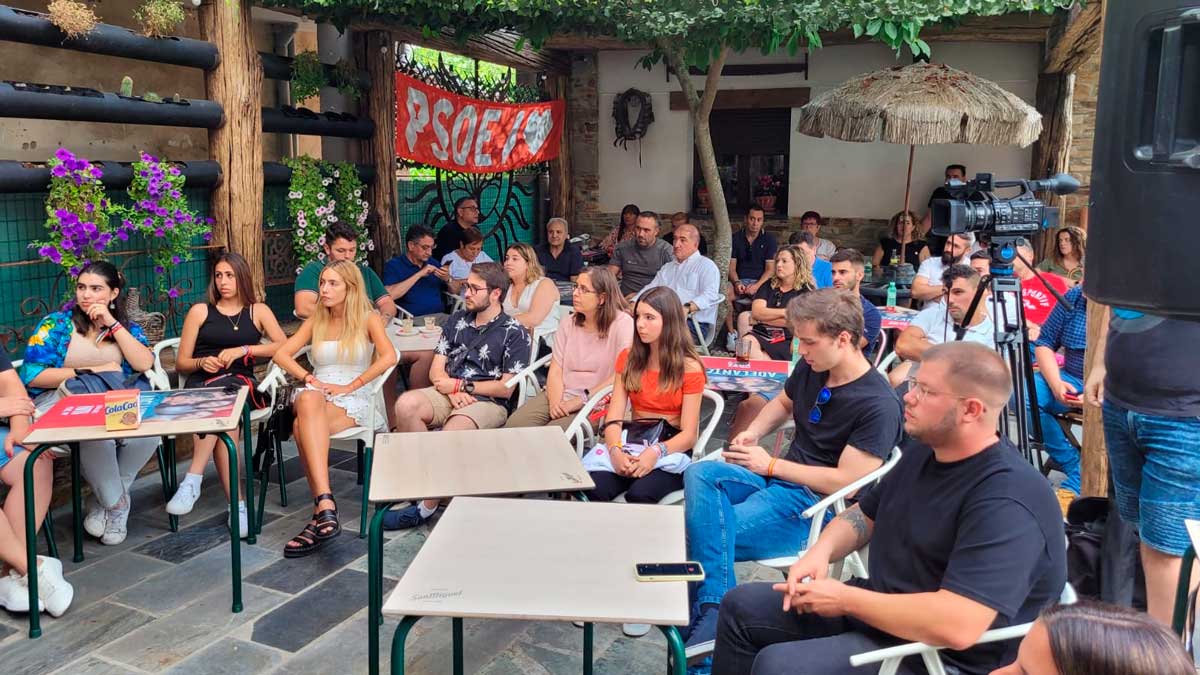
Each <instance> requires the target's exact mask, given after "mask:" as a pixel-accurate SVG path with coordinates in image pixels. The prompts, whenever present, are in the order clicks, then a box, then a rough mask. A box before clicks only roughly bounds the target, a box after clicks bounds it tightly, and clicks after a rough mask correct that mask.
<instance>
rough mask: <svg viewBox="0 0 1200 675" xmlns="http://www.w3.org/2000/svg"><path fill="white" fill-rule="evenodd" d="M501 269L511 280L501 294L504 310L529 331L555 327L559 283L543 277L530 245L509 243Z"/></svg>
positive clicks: (546, 330) (544, 274) (548, 329)
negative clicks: (506, 289) (504, 293)
mask: <svg viewBox="0 0 1200 675" xmlns="http://www.w3.org/2000/svg"><path fill="white" fill-rule="evenodd" d="M504 271H505V272H506V273H507V274H508V279H509V281H510V282H511V283H510V284H509V286H508V293H507V294H506V295H505V296H504V313H505V314H507V315H509V316H511V317H512V318H514V319H516V320H517V323H519V324H521V325H522V326H524V327H525V330H527V331H529V332H530V334H532V333H533V332H534V330H536V329H539V328H540V329H542V331H543V332H550V331H553V330H554V329H555V328H557V327H558V312H556V311H554V306H555V305H557V304H558V301H559V297H560V296H559V293H558V286H556V285H555V284H554V280H552V279H551V278H550V277H548V276H546V273H545V272H544V271H543V270H542V266H541V264H540V263H539V262H538V259H537V253H536V252H535V251H534V250H533V247H532V246H530V245H529V244H524V243H516V244H510V245H509V247H508V250H507V251H505V252H504Z"/></svg>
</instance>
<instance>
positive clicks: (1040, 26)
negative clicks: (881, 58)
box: [821, 3, 1090, 47]
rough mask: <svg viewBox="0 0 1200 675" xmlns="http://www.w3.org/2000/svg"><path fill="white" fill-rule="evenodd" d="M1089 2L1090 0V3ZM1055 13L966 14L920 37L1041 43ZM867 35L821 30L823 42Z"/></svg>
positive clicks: (863, 40)
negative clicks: (959, 21) (948, 25)
mask: <svg viewBox="0 0 1200 675" xmlns="http://www.w3.org/2000/svg"><path fill="white" fill-rule="evenodd" d="M1089 4H1090V3H1089ZM1053 20H1054V17H1052V16H1050V15H1047V14H1041V13H1030V14H1005V15H1003V16H967V17H964V18H963V20H962V23H960V24H959V25H957V26H955V27H953V28H942V27H941V26H937V25H935V26H927V27H925V28H924V29H922V30H921V39H922V40H925V41H926V42H1009V43H1034V44H1038V43H1042V42H1045V41H1046V32H1047V31H1048V30H1049V29H1050V24H1051V23H1052V22H1053ZM870 41H871V39H870V38H868V37H867V36H865V35H864V36H863V37H861V38H858V39H857V40H856V39H855V38H854V34H853V33H852V32H850V30H849V29H846V30H839V31H836V32H833V33H821V43H822V44H824V45H825V46H827V47H828V46H831V45H847V44H854V43H860V44H865V43H867V42H870Z"/></svg>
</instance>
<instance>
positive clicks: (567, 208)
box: [546, 75, 578, 234]
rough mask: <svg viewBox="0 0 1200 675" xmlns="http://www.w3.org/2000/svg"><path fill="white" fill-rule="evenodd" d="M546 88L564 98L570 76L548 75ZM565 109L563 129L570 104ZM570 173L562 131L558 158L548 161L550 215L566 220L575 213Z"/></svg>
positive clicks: (567, 122) (567, 145)
mask: <svg viewBox="0 0 1200 675" xmlns="http://www.w3.org/2000/svg"><path fill="white" fill-rule="evenodd" d="M546 88H547V89H548V90H549V91H550V97H551V98H554V99H563V100H566V99H567V97H568V96H569V93H568V92H569V91H570V88H571V76H570V75H550V76H549V78H548V79H547V81H546ZM566 111H567V112H566V114H565V115H564V116H563V129H570V128H571V122H570V118H569V117H568V115H570V111H571V106H569V105H568V106H567V107H566ZM572 175H573V174H572V171H571V144H570V143H569V142H567V134H566V133H565V132H564V133H563V140H562V144H561V145H560V146H559V149H558V158H557V159H555V160H552V161H551V162H550V215H551V216H557V217H559V218H566V219H567V220H568V221H570V220H571V219H572V218H573V217H574V215H575V212H574V207H575V205H574V203H573V201H572V192H571V185H572V184H573V182H572V178H571V177H572ZM573 226H574V224H573V223H572V227H573ZM575 234H578V232H575Z"/></svg>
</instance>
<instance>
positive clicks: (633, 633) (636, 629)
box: [621, 623, 650, 638]
mask: <svg viewBox="0 0 1200 675" xmlns="http://www.w3.org/2000/svg"><path fill="white" fill-rule="evenodd" d="M621 632H622V633H624V634H626V635H628V636H629V637H635V638H637V637H642V636H643V635H645V634H646V633H649V632H650V624H648V623H623V624H621Z"/></svg>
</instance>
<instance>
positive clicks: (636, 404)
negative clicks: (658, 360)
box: [616, 349, 707, 417]
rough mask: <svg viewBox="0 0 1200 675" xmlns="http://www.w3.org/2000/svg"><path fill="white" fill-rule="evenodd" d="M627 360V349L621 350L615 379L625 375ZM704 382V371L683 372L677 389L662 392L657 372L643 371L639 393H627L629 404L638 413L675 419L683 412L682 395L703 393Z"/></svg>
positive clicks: (705, 378)
mask: <svg viewBox="0 0 1200 675" xmlns="http://www.w3.org/2000/svg"><path fill="white" fill-rule="evenodd" d="M628 358H629V350H628V349H624V350H622V351H621V353H620V354H618V355H617V364H616V365H617V367H616V371H617V377H621V376H622V375H624V374H625V361H626V360H627V359H628ZM706 380H707V377H706V376H705V375H704V371H699V372H694V373H688V372H685V373H684V374H683V382H682V383H681V385H680V387H679V388H678V389H675V390H673V391H662V390H660V389H659V388H658V371H657V370H643V371H642V388H641V391H631V392H629V403H630V405H632V406H633V408H634V409H635V410H638V411H640V412H645V413H652V414H656V415H666V416H670V417H675V416H678V415H680V414H681V413H682V412H683V395H684V394H699V393H700V392H702V391H704V383H705V381H706Z"/></svg>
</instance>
